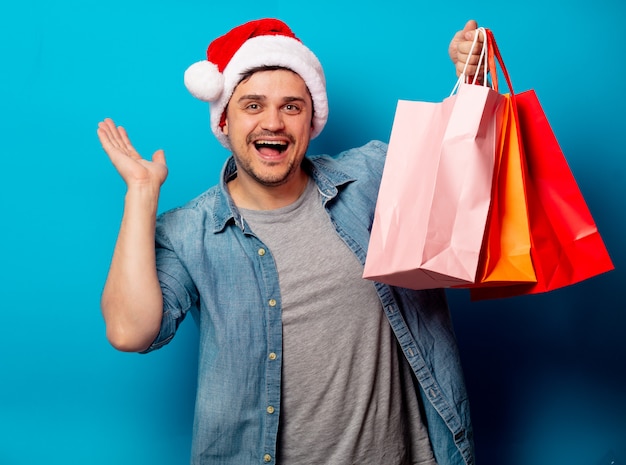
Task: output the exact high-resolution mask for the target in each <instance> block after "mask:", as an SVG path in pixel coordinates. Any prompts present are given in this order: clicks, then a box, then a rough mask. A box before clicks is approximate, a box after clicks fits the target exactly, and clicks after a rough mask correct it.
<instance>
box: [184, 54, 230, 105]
mask: <svg viewBox="0 0 626 465" xmlns="http://www.w3.org/2000/svg"><path fill="white" fill-rule="evenodd" d="M185 86H186V87H187V90H189V92H191V95H193V96H194V97H195V98H197V99H200V100H202V101H204V102H214V101H215V100H217V99H218V98H219V96H220V95H221V94H222V91H223V89H224V76H223V75H222V73H220V72H219V70H218V69H217V66H216V65H215V64H214V63H211V62H210V61H207V60H203V61H198V62H197V63H194V64H193V65H191V66H190V67H189V68H187V70H186V71H185Z"/></svg>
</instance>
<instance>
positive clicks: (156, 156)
mask: <svg viewBox="0 0 626 465" xmlns="http://www.w3.org/2000/svg"><path fill="white" fill-rule="evenodd" d="M152 161H153V162H155V163H160V164H162V165H165V152H164V151H163V150H161V149H159V150H157V151H156V152H154V153H153V154H152Z"/></svg>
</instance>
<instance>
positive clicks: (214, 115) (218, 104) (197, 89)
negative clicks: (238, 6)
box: [185, 19, 328, 149]
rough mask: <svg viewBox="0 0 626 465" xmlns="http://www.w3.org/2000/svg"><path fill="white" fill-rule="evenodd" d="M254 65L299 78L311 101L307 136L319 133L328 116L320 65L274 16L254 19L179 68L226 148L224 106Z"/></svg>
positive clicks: (221, 38)
mask: <svg viewBox="0 0 626 465" xmlns="http://www.w3.org/2000/svg"><path fill="white" fill-rule="evenodd" d="M259 66H280V67H285V68H288V69H290V70H292V71H294V72H295V73H297V74H298V75H299V76H300V77H301V78H302V79H303V80H304V82H305V83H306V85H307V87H308V89H309V92H310V93H311V97H312V99H313V109H314V114H313V128H312V132H311V138H314V137H316V136H317V135H319V133H320V132H322V129H323V128H324V125H325V124H326V120H327V119H328V100H327V97H326V79H325V78H324V71H323V70H322V65H321V64H320V62H319V60H318V59H317V57H316V56H315V55H314V54H313V52H311V50H309V49H308V48H307V47H306V46H305V45H304V44H303V43H302V42H301V41H300V39H298V38H297V37H296V36H295V34H294V33H293V32H292V31H291V29H289V26H287V25H286V24H285V23H283V22H282V21H280V20H278V19H260V20H256V21H250V22H248V23H245V24H242V25H241V26H237V27H236V28H234V29H232V30H231V31H229V32H228V33H226V34H224V35H223V36H221V37H218V38H217V39H215V40H214V41H213V42H211V44H210V45H209V47H208V49H207V59H206V60H203V61H199V62H197V63H194V64H193V65H191V66H190V67H189V68H188V69H187V71H185V86H187V89H188V90H189V92H191V94H192V95H193V96H194V97H196V98H198V99H200V100H202V101H204V102H209V103H210V107H209V108H210V116H211V130H212V131H213V134H215V137H217V138H218V140H219V141H220V142H221V143H222V145H223V146H224V147H226V148H228V149H230V143H229V141H228V138H227V137H226V136H225V135H224V133H223V132H222V128H221V126H222V125H223V114H224V109H225V108H226V105H228V101H229V100H230V97H231V96H232V94H233V91H234V90H235V87H236V86H237V84H239V82H240V80H241V77H242V75H243V74H245V73H246V72H247V71H248V70H250V69H253V68H257V67H259Z"/></svg>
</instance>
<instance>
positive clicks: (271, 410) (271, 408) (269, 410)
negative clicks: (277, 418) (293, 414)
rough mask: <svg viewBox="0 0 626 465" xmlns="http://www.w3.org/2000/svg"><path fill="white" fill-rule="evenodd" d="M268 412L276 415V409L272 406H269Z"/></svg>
mask: <svg viewBox="0 0 626 465" xmlns="http://www.w3.org/2000/svg"><path fill="white" fill-rule="evenodd" d="M266 410H267V413H270V414H272V413H274V407H272V406H271V405H270V406H268V407H267V409H266Z"/></svg>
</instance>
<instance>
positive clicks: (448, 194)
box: [363, 40, 504, 289]
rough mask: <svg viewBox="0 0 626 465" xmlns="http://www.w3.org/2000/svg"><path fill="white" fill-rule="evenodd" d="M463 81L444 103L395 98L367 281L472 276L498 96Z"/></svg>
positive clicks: (440, 282)
mask: <svg viewBox="0 0 626 465" xmlns="http://www.w3.org/2000/svg"><path fill="white" fill-rule="evenodd" d="M485 42H486V40H485ZM463 79H464V76H463V75H462V76H461V78H460V80H459V82H458V83H457V85H458V91H457V92H456V94H454V95H452V96H450V97H448V98H447V99H445V100H444V101H442V102H439V103H431V102H410V101H402V100H401V101H399V102H398V106H397V109H396V115H395V118H394V123H393V127H392V131H391V137H390V141H389V148H388V152H387V159H386V162H385V167H384V172H383V177H382V180H381V185H380V190H379V194H378V201H377V204H376V211H375V215H374V222H373V225H372V232H371V236H370V243H369V247H368V252H367V258H366V261H365V269H364V273H363V277H365V278H367V279H372V280H375V281H379V282H383V283H386V284H391V285H395V286H401V287H407V288H411V289H428V288H437V287H450V286H453V285H458V284H462V283H471V282H474V280H475V279H476V272H477V266H478V260H479V254H480V249H481V244H482V241H483V237H484V233H485V225H486V222H487V216H488V212H489V206H490V202H491V186H492V180H493V171H494V154H495V146H496V141H497V139H498V137H499V134H498V132H499V129H500V125H501V124H500V123H501V122H500V118H501V115H502V102H503V101H504V97H503V96H502V95H500V94H499V93H497V92H495V91H493V90H492V89H491V88H489V87H486V86H478V85H472V84H465V83H464V82H463V81H462V80H463ZM455 88H456V87H455Z"/></svg>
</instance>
